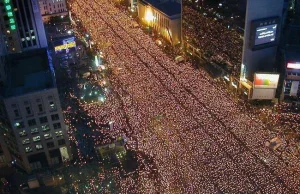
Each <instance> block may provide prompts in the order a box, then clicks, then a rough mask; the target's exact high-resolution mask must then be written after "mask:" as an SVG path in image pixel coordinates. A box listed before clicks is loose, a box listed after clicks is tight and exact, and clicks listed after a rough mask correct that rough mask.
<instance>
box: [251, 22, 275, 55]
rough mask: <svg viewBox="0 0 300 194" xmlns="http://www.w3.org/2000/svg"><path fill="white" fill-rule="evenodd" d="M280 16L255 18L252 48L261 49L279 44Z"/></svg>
mask: <svg viewBox="0 0 300 194" xmlns="http://www.w3.org/2000/svg"><path fill="white" fill-rule="evenodd" d="M279 24H280V19H279V17H272V18H264V19H259V20H253V21H252V22H251V31H250V48H251V49H252V50H259V49H263V48H267V47H272V46H276V45H277V44H278V40H279V38H278V34H279V29H280V28H279Z"/></svg>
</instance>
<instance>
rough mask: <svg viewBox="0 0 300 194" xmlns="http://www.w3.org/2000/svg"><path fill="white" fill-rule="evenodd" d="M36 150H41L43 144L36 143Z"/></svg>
mask: <svg viewBox="0 0 300 194" xmlns="http://www.w3.org/2000/svg"><path fill="white" fill-rule="evenodd" d="M35 148H36V150H41V149H43V146H42V145H41V144H37V145H35Z"/></svg>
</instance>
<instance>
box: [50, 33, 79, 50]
mask: <svg viewBox="0 0 300 194" xmlns="http://www.w3.org/2000/svg"><path fill="white" fill-rule="evenodd" d="M75 48H76V41H75V38H74V37H71V38H67V39H63V40H60V41H55V43H54V50H55V53H59V52H65V53H68V52H69V51H73V50H75Z"/></svg>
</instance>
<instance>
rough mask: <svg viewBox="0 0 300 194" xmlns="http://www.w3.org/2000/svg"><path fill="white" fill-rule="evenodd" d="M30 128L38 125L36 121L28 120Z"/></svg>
mask: <svg viewBox="0 0 300 194" xmlns="http://www.w3.org/2000/svg"><path fill="white" fill-rule="evenodd" d="M28 125H29V127H31V126H34V125H36V122H35V119H30V120H28Z"/></svg>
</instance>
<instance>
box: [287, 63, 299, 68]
mask: <svg viewBox="0 0 300 194" xmlns="http://www.w3.org/2000/svg"><path fill="white" fill-rule="evenodd" d="M286 67H287V68H288V69H300V63H288V64H287V66H286Z"/></svg>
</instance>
